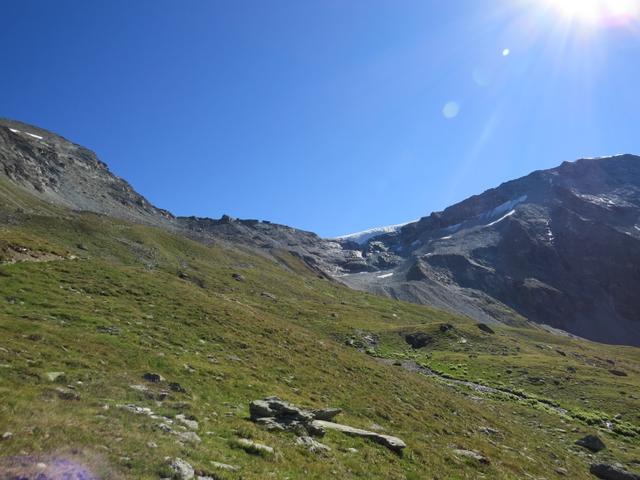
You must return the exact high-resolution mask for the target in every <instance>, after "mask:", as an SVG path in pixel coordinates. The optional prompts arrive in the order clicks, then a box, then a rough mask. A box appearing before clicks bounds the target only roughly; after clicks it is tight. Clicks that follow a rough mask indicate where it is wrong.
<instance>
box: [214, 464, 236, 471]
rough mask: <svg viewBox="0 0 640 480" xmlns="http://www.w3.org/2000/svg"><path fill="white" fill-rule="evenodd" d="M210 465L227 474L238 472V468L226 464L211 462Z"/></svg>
mask: <svg viewBox="0 0 640 480" xmlns="http://www.w3.org/2000/svg"><path fill="white" fill-rule="evenodd" d="M211 465H213V466H214V467H215V468H217V469H218V470H225V471H227V472H237V471H239V470H240V467H236V466H235V465H228V464H226V463H220V462H211Z"/></svg>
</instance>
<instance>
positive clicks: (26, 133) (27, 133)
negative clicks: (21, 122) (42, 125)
mask: <svg viewBox="0 0 640 480" xmlns="http://www.w3.org/2000/svg"><path fill="white" fill-rule="evenodd" d="M9 130H11V131H12V132H13V133H24V134H25V135H29V136H30V137H33V138H37V139H38V140H42V137H41V136H40V135H36V134H34V133H29V132H21V131H20V130H16V129H15V128H10V129H9Z"/></svg>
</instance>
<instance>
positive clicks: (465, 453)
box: [453, 449, 491, 465]
mask: <svg viewBox="0 0 640 480" xmlns="http://www.w3.org/2000/svg"><path fill="white" fill-rule="evenodd" d="M453 453H455V454H456V455H458V456H459V457H466V458H472V459H473V460H477V461H478V462H480V463H481V464H483V465H489V464H490V463H491V461H490V460H489V459H488V458H487V457H485V456H484V455H482V454H481V453H480V452H476V451H475V450H465V449H455V450H454V451H453Z"/></svg>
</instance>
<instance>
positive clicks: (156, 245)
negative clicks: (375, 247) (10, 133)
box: [0, 185, 640, 479]
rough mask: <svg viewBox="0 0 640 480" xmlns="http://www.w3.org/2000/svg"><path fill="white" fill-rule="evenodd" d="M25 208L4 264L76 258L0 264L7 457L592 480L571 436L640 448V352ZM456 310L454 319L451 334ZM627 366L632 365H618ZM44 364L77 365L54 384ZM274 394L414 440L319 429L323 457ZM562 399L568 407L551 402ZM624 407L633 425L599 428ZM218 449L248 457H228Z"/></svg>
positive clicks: (347, 474) (2, 240)
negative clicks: (308, 446) (486, 321)
mask: <svg viewBox="0 0 640 480" xmlns="http://www.w3.org/2000/svg"><path fill="white" fill-rule="evenodd" d="M2 187H3V188H6V189H9V191H8V193H7V195H8V196H11V195H13V193H15V192H13V191H12V190H10V187H8V186H6V185H2ZM16 195H17V194H16ZM2 198H4V197H2ZM7 198H8V197H7ZM15 198H19V197H17V196H15ZM20 202H21V204H22V205H23V207H21V208H22V211H21V212H22V213H21V212H17V211H16V210H15V206H14V204H13V203H9V202H5V206H4V207H2V208H3V212H2V213H3V215H4V216H5V217H6V218H11V222H5V223H4V224H3V227H2V230H1V235H0V251H1V252H2V257H0V258H2V259H3V260H4V261H7V260H9V259H10V257H11V255H13V253H12V251H11V249H10V246H20V247H23V248H27V249H28V251H29V252H31V253H33V254H34V256H35V257H38V256H39V255H41V254H44V253H47V252H48V253H50V254H55V255H58V256H60V257H62V258H65V259H64V260H54V261H48V262H41V263H35V262H23V263H16V264H5V265H3V266H0V347H1V348H0V433H2V432H4V431H10V432H12V433H13V437H12V438H11V439H10V440H5V441H2V442H1V443H0V448H1V453H0V455H1V456H2V457H3V458H5V459H7V458H10V457H12V456H16V455H23V454H32V455H42V456H43V457H46V456H51V455H58V456H64V455H70V456H74V458H79V459H80V460H82V461H84V462H86V463H88V464H89V465H91V466H92V468H95V469H96V470H97V471H99V472H100V474H101V475H102V477H103V478H131V479H140V478H149V479H151V478H158V477H159V476H160V475H161V474H162V473H163V472H164V473H166V466H165V462H164V457H165V456H171V457H174V456H177V457H181V458H183V459H185V460H187V461H189V462H190V463H191V464H192V465H194V466H195V467H196V468H197V469H200V470H202V471H206V472H211V473H214V472H215V474H216V475H218V476H219V477H220V478H229V479H230V478H242V479H264V478H282V479H284V478H291V479H297V478H309V479H325V478H332V477H335V478H345V479H347V478H363V479H364V478H366V479H370V478H380V479H424V478H433V479H436V478H438V479H477V478H487V479H503V478H504V479H513V478H560V477H559V475H558V473H556V469H557V468H560V467H561V468H566V469H567V470H568V471H569V472H570V474H569V478H576V479H579V478H585V479H587V478H592V477H591V476H590V475H589V474H588V466H589V463H590V462H591V461H592V458H591V457H590V454H587V453H588V452H586V451H583V450H582V449H581V448H579V447H576V446H575V445H574V441H575V440H576V439H577V438H579V437H580V436H581V435H584V434H586V433H592V432H598V433H599V434H600V435H601V436H602V438H603V439H604V441H605V443H606V444H607V447H608V448H607V450H605V451H603V452H601V453H599V454H597V455H596V456H595V458H597V459H602V460H603V461H607V460H608V461H612V460H616V461H620V462H623V463H628V462H631V461H632V460H633V459H638V458H639V457H640V440H639V439H638V436H637V434H636V433H635V432H636V430H635V429H637V426H638V425H640V417H639V416H638V415H639V414H640V413H639V412H640V394H639V393H638V392H639V391H640V389H639V388H638V387H640V385H639V384H640V352H639V351H638V349H633V348H624V347H611V346H604V345H599V344H595V343H591V342H587V341H582V340H576V339H570V338H563V337H557V336H553V335H550V334H548V333H546V332H544V331H543V330H541V329H539V328H536V327H533V326H531V327H520V328H516V327H496V328H495V330H496V334H495V335H488V334H485V333H482V332H480V330H478V329H477V327H476V326H475V324H474V322H472V321H471V320H469V319H466V318H462V317H458V316H455V315H452V314H448V313H445V312H441V311H438V310H435V309H432V308H429V307H424V306H418V305H411V304H406V303H402V302H397V301H393V300H389V299H384V298H380V297H377V296H373V295H369V294H365V293H361V292H356V291H352V290H349V289H346V288H344V287H342V286H340V285H338V284H335V283H332V282H329V281H327V280H322V279H319V278H318V277H317V276H315V275H313V274H311V272H308V271H307V270H306V268H305V267H304V265H302V264H301V263H300V262H299V261H298V260H297V259H296V258H294V257H291V256H289V255H288V254H287V253H286V252H278V257H279V258H280V259H281V260H283V261H286V263H287V264H288V266H289V268H288V269H284V268H282V267H281V266H280V265H278V264H276V263H275V262H274V261H271V260H269V259H267V258H264V257H262V256H256V255H252V254H249V253H246V252H242V251H239V250H232V249H224V248H220V247H208V246H204V245H201V244H198V243H195V242H192V241H190V240H187V239H184V238H182V237H179V236H174V235H171V234H169V233H166V232H163V231H159V230H156V229H153V228H148V227H143V226H135V225H129V224H126V223H123V222H118V221H115V220H112V219H108V218H106V217H101V216H96V215H91V214H73V215H72V214H69V213H67V214H66V217H65V219H64V220H60V219H58V218H56V217H53V216H51V209H49V207H47V208H48V210H47V211H43V210H41V209H40V206H39V204H38V202H37V201H34V200H33V199H31V198H30V197H28V196H25V197H23V198H20ZM24 205H27V206H28V207H29V209H30V211H29V212H25V210H24ZM71 256H76V257H77V259H75V260H70V259H68V258H70V257H71ZM234 273H240V274H242V276H243V277H244V279H245V280H244V281H236V280H235V279H234V278H233V277H232V275H233V274H234ZM264 292H266V293H269V294H270V295H271V296H274V297H275V300H274V299H273V298H271V297H269V296H265V295H263V293H264ZM443 323H449V324H452V325H454V327H455V328H454V329H453V330H451V331H449V332H444V333H443V332H440V330H439V326H440V325H441V324H443ZM415 331H423V332H425V333H427V334H429V335H430V336H432V338H433V342H432V343H431V344H429V345H428V346H426V347H424V348H422V349H419V350H413V349H411V348H410V347H409V346H408V345H407V344H406V342H405V341H404V338H403V335H404V334H406V333H408V332H415ZM368 334H373V335H374V336H375V337H376V338H377V339H378V343H377V345H373V346H368V347H367V348H368V352H369V353H364V352H362V351H360V350H359V349H357V348H354V347H351V346H348V345H346V341H347V340H348V339H349V338H356V339H359V338H362V337H363V336H366V335H368ZM461 338H464V339H466V343H461V342H460V339H461ZM558 351H562V352H563V353H564V355H562V354H560V353H558ZM385 358H394V359H413V360H415V361H416V362H418V363H421V364H424V365H428V366H430V367H431V368H433V369H434V370H437V371H439V372H441V373H443V374H446V375H448V376H450V377H453V378H458V379H461V380H473V381H478V382H480V383H483V384H486V385H489V386H493V387H497V388H504V389H511V390H516V389H518V390H520V391H522V392H523V393H524V394H526V395H525V397H524V398H520V399H517V398H512V397H508V396H503V395H486V394H481V393H478V392H476V391H474V390H472V389H470V388H468V387H465V386H463V385H459V384H454V385H448V384H447V383H445V382H444V381H442V380H439V379H437V378H429V377H426V376H423V375H421V374H418V373H414V372H409V371H406V370H404V369H403V368H401V367H398V366H394V365H390V364H387V363H385V362H383V361H382V360H383V359H385ZM610 362H614V364H612V363H610ZM614 368H615V369H620V370H624V371H625V372H627V374H628V376H627V377H618V376H614V375H612V374H611V373H610V372H609V370H611V369H614ZM47 372H64V373H65V376H64V378H59V379H58V380H56V381H55V382H50V381H48V380H47V379H46V373H47ZM145 372H157V373H160V374H162V376H163V377H165V379H166V380H167V382H177V383H179V384H180V385H181V386H182V387H184V389H185V391H186V392H184V393H181V392H173V391H172V392H170V395H169V397H168V398H166V399H165V400H163V401H159V400H157V399H158V398H160V397H159V396H158V393H159V391H160V390H161V389H162V388H164V387H163V386H158V385H156V384H148V383H147V382H145V381H144V380H143V379H142V375H143V374H144V373H145ZM556 381H557V382H556ZM558 382H559V383H558ZM132 385H147V386H148V387H149V389H150V390H151V392H150V393H149V394H145V393H141V392H139V391H137V390H135V389H132V388H131V386H132ZM67 386H69V387H73V391H75V392H76V393H77V394H78V395H79V397H80V398H79V400H64V399H62V398H60V396H59V393H58V392H57V390H56V388H61V387H62V388H68V387H67ZM154 394H155V395H154ZM266 395H278V396H280V397H282V398H284V399H286V400H288V401H291V402H292V403H295V404H299V405H304V406H309V407H325V406H335V407H340V408H342V409H343V410H344V413H343V414H341V415H340V416H339V417H338V418H337V420H338V421H340V422H343V423H347V424H350V425H353V426H357V427H363V428H369V427H371V425H372V424H374V423H375V424H377V425H380V426H381V427H382V428H383V429H384V431H385V432H386V433H389V434H391V435H396V436H399V437H401V438H403V439H404V440H405V441H406V442H407V444H408V448H407V450H406V452H405V454H404V455H403V456H398V455H395V454H393V453H391V452H389V451H387V450H386V449H384V448H383V447H381V446H379V445H376V444H373V443H369V442H366V441H363V440H359V439H355V438H350V437H347V436H344V435H340V434H339V433H329V434H327V436H326V437H325V438H324V439H322V442H323V443H325V444H327V445H328V446H330V447H331V448H332V451H331V452H330V453H329V454H327V455H324V456H318V455H314V454H311V453H309V452H307V451H305V450H304V449H302V448H300V447H298V446H296V445H295V443H294V441H295V435H293V434H292V433H284V432H267V431H265V430H264V429H262V428H260V427H259V426H257V425H255V424H253V423H252V422H250V421H249V420H248V403H249V402H250V401H251V400H253V399H256V398H261V397H263V396H266ZM153 397H155V398H153ZM533 398H535V399H538V400H542V402H540V401H533V400H531V399H533ZM545 402H551V403H554V404H557V405H560V406H561V407H563V408H566V409H567V410H568V411H569V412H570V413H569V414H568V415H564V416H562V415H559V414H558V413H557V412H555V411H554V410H553V409H547V408H543V407H541V405H544V404H545ZM130 403H132V404H135V405H138V406H142V407H149V408H151V409H152V410H153V411H154V412H156V413H157V414H158V415H163V416H167V417H169V418H175V416H176V415H178V414H180V413H182V414H185V415H187V416H189V417H190V418H193V419H196V420H197V421H198V422H199V429H198V435H199V436H200V437H201V439H202V442H201V443H199V444H188V443H185V444H180V443H178V442H177V439H176V437H175V436H173V435H170V434H167V433H165V432H163V431H161V430H160V429H158V424H159V423H160V421H159V420H154V419H152V418H150V417H148V416H145V415H136V414H134V413H131V412H129V411H127V410H125V409H122V408H119V407H118V405H124V404H130ZM617 415H621V417H619V418H616V416H617ZM609 420H611V421H613V420H615V426H616V427H617V430H618V432H617V433H616V432H614V431H608V430H605V429H603V428H601V427H602V422H603V421H609ZM483 427H491V428H493V429H496V430H498V431H499V433H498V434H496V435H490V434H487V433H484V432H483V431H482V428H483ZM238 438H251V439H254V440H255V441H257V442H260V443H264V444H266V445H269V446H272V447H273V448H274V449H275V455H273V456H256V455H252V454H250V453H247V452H246V451H245V450H243V449H239V448H236V445H237V443H236V442H237V439H238ZM149 442H153V443H155V444H156V445H157V448H150V447H148V446H147V444H148V443H149ZM353 448H355V449H357V452H355V453H353V452H351V451H349V449H353ZM455 448H464V449H472V450H478V451H480V452H482V453H483V454H484V455H485V456H487V457H488V458H489V459H490V460H491V464H490V465H488V466H487V465H481V464H479V463H478V462H476V461H475V460H469V459H464V458H458V457H456V455H455V454H454V453H453V450H454V449H455ZM212 461H217V462H223V463H228V464H232V465H236V466H238V467H240V470H239V472H237V473H233V472H222V471H216V470H214V469H213V467H212V465H211V462H212ZM1 463H2V460H0V464H1ZM0 468H1V467H0Z"/></svg>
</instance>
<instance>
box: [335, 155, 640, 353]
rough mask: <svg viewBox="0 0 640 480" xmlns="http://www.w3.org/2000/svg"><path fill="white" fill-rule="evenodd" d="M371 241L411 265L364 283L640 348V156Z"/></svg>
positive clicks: (533, 180) (555, 176)
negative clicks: (520, 318) (639, 292)
mask: <svg viewBox="0 0 640 480" xmlns="http://www.w3.org/2000/svg"><path fill="white" fill-rule="evenodd" d="M370 242H375V243H376V244H378V245H382V246H383V248H385V249H386V250H387V251H389V252H393V254H394V255H396V256H399V257H401V258H402V259H403V260H402V262H401V263H400V264H399V265H398V266H397V267H395V268H393V269H391V270H390V271H389V272H386V273H385V274H382V275H381V274H380V272H378V273H373V274H368V275H367V276H366V277H364V278H363V277H362V276H361V277H355V276H351V275H349V276H347V277H345V278H344V279H343V280H344V281H345V282H346V283H349V284H351V285H352V286H354V287H356V288H365V289H369V290H373V291H378V292H382V293H386V294H387V295H391V296H396V297H399V298H404V299H407V300H411V301H417V302H421V303H433V304H437V305H440V306H444V307H447V308H450V309H453V310H456V311H459V312H463V313H466V314H468V315H471V316H474V317H476V318H483V317H485V319H486V317H487V316H488V317H492V318H497V319H501V320H507V321H508V320H509V319H510V318H513V312H517V314H519V315H521V316H523V317H526V318H528V319H530V320H533V321H536V322H539V323H544V324H548V325H551V326H553V327H557V328H560V329H563V330H566V331H569V332H572V333H575V334H578V335H581V336H584V337H587V338H591V339H595V340H600V341H605V342H613V343H632V344H636V345H638V344H640V299H639V298H638V296H637V294H636V292H638V291H640V290H639V289H640V256H639V255H640V157H636V156H632V155H621V156H616V157H609V158H601V159H582V160H578V161H576V162H565V163H563V164H562V165H561V166H560V167H558V168H554V169H551V170H546V171H538V172H534V173H532V174H530V175H528V176H526V177H523V178H521V179H518V180H514V181H511V182H508V183H505V184H503V185H501V186H500V187H498V188H495V189H492V190H489V191H487V192H485V193H483V194H482V195H478V196H475V197H471V198H469V199H467V200H465V201H463V202H461V203H459V204H457V205H454V206H452V207H449V208H447V209H446V210H444V211H443V212H438V213H433V214H431V215H430V216H428V217H425V218H422V219H420V220H419V221H418V222H415V223H412V224H409V225H406V226H405V227H403V228H401V229H400V230H399V231H397V232H396V233H393V234H389V235H382V236H378V237H376V238H374V239H372V240H371V241H370ZM365 248H366V246H365ZM505 307H506V308H505Z"/></svg>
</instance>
